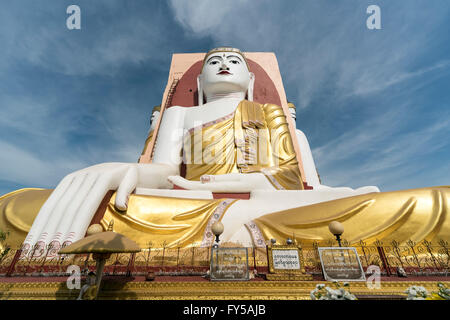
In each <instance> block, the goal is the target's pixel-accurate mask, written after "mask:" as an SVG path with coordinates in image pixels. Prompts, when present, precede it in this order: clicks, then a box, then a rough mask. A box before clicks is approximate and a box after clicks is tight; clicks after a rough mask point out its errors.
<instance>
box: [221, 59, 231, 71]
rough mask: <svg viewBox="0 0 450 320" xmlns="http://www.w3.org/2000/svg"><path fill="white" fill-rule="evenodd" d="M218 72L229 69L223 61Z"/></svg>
mask: <svg viewBox="0 0 450 320" xmlns="http://www.w3.org/2000/svg"><path fill="white" fill-rule="evenodd" d="M220 70H227V71H228V70H230V68H229V67H228V66H227V65H226V63H225V61H223V62H222V64H221V65H220Z"/></svg>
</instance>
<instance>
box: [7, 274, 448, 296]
mask: <svg viewBox="0 0 450 320" xmlns="http://www.w3.org/2000/svg"><path fill="white" fill-rule="evenodd" d="M2 280H4V278H0V299H8V300H17V299H26V300H30V299H39V300H55V299H62V300H67V299H69V300H75V299H76V298H77V297H78V295H79V293H80V290H77V289H73V290H69V289H68V288H67V284H66V282H65V279H64V280H62V279H60V280H59V281H58V282H9V283H8V282H1V281H2ZM61 280H62V281H61ZM440 282H442V283H444V284H445V285H446V286H447V287H448V286H450V281H440ZM319 283H322V284H326V285H328V286H332V284H331V283H330V282H327V281H324V280H321V281H317V280H315V281H255V280H253V281H252V280H251V281H238V282H212V281H205V280H204V279H203V280H201V281H182V282H179V281H177V282H163V281H132V282H116V281H105V282H104V283H102V285H101V289H100V292H99V296H98V299H100V300H103V299H133V300H136V299H139V300H141V299H146V300H274V299H275V300H292V299H295V300H310V299H311V298H310V292H311V290H313V289H314V288H315V287H316V285H317V284H319ZM437 283H438V281H413V280H411V281H382V282H381V287H380V289H370V288H368V287H367V284H366V283H365V282H352V283H351V284H350V291H351V293H353V294H354V295H356V296H357V297H358V299H360V300H364V299H371V300H374V299H377V300H378V299H381V300H384V299H401V298H403V299H405V298H406V294H405V290H406V288H408V287H409V286H412V285H418V286H423V287H425V288H426V289H427V290H428V292H432V291H437Z"/></svg>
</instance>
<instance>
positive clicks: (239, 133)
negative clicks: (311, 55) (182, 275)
mask: <svg viewBox="0 0 450 320" xmlns="http://www.w3.org/2000/svg"><path fill="white" fill-rule="evenodd" d="M254 83H255V75H254V74H253V73H252V72H250V69H249V65H248V61H247V59H246V57H245V55H244V54H243V53H242V52H241V51H240V50H238V49H234V48H228V47H223V48H216V49H213V50H211V51H209V52H208V53H207V54H206V55H205V57H204V60H203V64H202V69H201V73H200V74H199V75H198V79H197V86H198V105H196V106H193V107H189V108H186V107H182V106H172V107H170V108H167V109H162V110H161V111H158V112H160V114H159V120H158V124H159V125H156V126H155V127H154V128H152V129H151V134H150V137H149V139H154V141H155V144H154V147H153V150H152V151H151V152H152V155H153V158H152V162H151V163H104V164H99V165H95V166H92V167H89V168H86V169H83V170H80V171H77V172H74V173H71V174H69V175H68V176H66V177H65V178H64V179H62V181H61V182H60V183H59V184H58V186H57V187H56V189H55V190H53V191H52V190H24V191H21V190H18V191H15V192H12V193H10V194H7V195H5V196H3V197H1V198H0V210H1V216H0V228H2V229H9V230H10V232H11V238H12V239H13V240H15V241H16V242H17V243H23V246H22V248H23V252H25V253H26V252H29V251H30V249H31V248H32V247H33V248H35V249H36V248H44V247H45V246H46V245H49V244H51V245H52V248H55V249H56V250H54V251H55V252H57V249H58V248H61V247H62V246H64V245H67V244H70V243H71V242H73V241H76V240H78V239H80V238H82V237H83V236H84V235H85V233H86V230H87V228H88V227H89V225H90V224H91V223H92V221H93V219H94V216H95V215H96V212H97V211H98V210H99V206H100V205H101V203H102V200H103V199H104V198H105V195H107V193H108V192H109V191H110V190H113V191H114V195H113V196H112V197H111V199H110V200H109V202H108V203H107V205H106V209H103V212H102V214H103V215H102V217H101V220H100V222H101V224H102V225H103V226H105V227H106V226H107V225H108V224H109V223H110V222H111V220H114V230H115V231H117V232H119V233H122V234H125V235H126V236H127V237H129V238H131V239H133V240H134V241H136V242H137V243H139V245H141V247H145V246H146V245H147V244H148V243H149V242H153V243H156V244H158V243H159V244H162V243H164V246H165V247H189V246H192V245H196V246H197V245H201V246H211V245H212V243H213V238H214V237H213V234H212V232H211V226H212V224H213V223H214V222H216V221H221V222H222V223H223V225H224V233H223V235H222V237H221V239H222V241H225V242H233V243H238V244H241V245H244V246H257V247H264V246H265V245H266V243H267V241H269V240H270V239H272V238H274V239H279V240H284V239H286V238H294V239H295V240H297V241H299V242H302V243H305V242H309V241H321V240H326V239H330V233H329V231H328V224H329V223H330V222H331V221H335V220H336V221H339V222H341V223H342V224H343V225H344V227H345V230H346V231H345V238H346V239H347V240H348V241H349V242H350V243H355V242H358V241H360V240H364V241H366V242H368V243H371V242H374V241H375V240H377V239H378V240H382V241H383V240H393V239H395V240H397V241H399V242H404V241H407V240H410V239H411V240H413V241H416V242H417V241H421V240H424V239H427V240H430V241H431V240H433V239H446V240H448V239H449V238H450V222H449V221H450V219H449V218H448V217H447V212H448V210H449V203H450V202H449V196H450V191H449V188H448V187H435V188H424V189H416V190H405V191H395V192H380V190H379V189H378V188H377V187H374V186H368V187H362V188H358V189H351V188H346V187H328V186H324V185H322V184H321V183H320V180H319V179H318V175H317V171H316V168H315V165H314V160H313V157H312V153H311V150H310V147H309V144H308V141H307V139H306V136H305V135H304V134H303V132H301V131H300V130H298V129H297V130H296V131H294V132H295V133H294V134H291V132H292V131H290V129H289V125H288V119H289V118H288V117H291V116H292V115H290V114H289V112H285V111H284V109H283V108H282V107H281V106H279V105H276V104H272V103H259V102H256V101H253V89H254ZM291 109H292V108H291ZM149 139H148V141H150V140H149ZM148 141H147V143H146V148H147V145H148ZM296 146H298V148H299V149H300V154H299V153H297V152H295V149H296ZM182 171H183V172H182ZM302 175H305V176H306V179H305V177H303V176H302ZM304 180H307V181H308V182H309V185H310V188H305V184H304V183H303V182H304ZM213 193H216V194H222V195H223V196H222V197H219V198H217V197H214V196H213ZM247 193H248V194H249V196H248V198H239V197H229V196H227V195H230V194H234V195H236V194H247ZM35 251H36V250H34V252H35ZM37 251H38V252H39V250H37Z"/></svg>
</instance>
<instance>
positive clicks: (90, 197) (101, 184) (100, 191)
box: [65, 166, 129, 242]
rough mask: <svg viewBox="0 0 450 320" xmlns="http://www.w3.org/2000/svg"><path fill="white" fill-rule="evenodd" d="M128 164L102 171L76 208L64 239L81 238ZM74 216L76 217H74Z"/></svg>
mask: <svg viewBox="0 0 450 320" xmlns="http://www.w3.org/2000/svg"><path fill="white" fill-rule="evenodd" d="M128 168H129V166H118V167H117V168H115V169H114V170H110V171H108V172H106V173H103V174H101V175H100V176H99V178H98V179H97V180H96V181H95V183H94V185H93V186H92V188H91V189H90V190H89V192H88V193H87V197H86V198H85V199H84V200H83V202H82V203H81V205H80V208H79V209H78V212H77V214H76V217H73V219H72V223H71V226H70V229H69V230H70V232H69V233H68V234H67V237H66V239H65V241H69V242H73V241H76V240H79V239H81V238H82V237H83V236H84V234H85V233H86V230H87V228H88V226H89V224H90V223H91V221H92V218H93V217H94V214H95V212H96V211H97V209H98V207H99V206H100V203H101V202H102V200H103V198H104V197H105V195H106V193H107V192H108V191H109V190H116V189H117V188H118V186H119V184H120V182H121V181H122V179H123V177H124V176H125V174H126V172H127V169H128ZM75 218H76V219H75Z"/></svg>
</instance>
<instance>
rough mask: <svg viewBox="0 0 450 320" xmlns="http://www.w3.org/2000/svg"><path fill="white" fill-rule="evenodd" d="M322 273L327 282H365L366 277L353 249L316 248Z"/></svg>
mask: <svg viewBox="0 0 450 320" xmlns="http://www.w3.org/2000/svg"><path fill="white" fill-rule="evenodd" d="M318 250H319V256H320V263H321V264H322V271H323V275H324V277H325V280H327V281H365V280H366V276H365V274H364V270H363V268H362V265H361V261H360V260H359V256H358V252H357V251H356V248H353V247H322V248H318Z"/></svg>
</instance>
